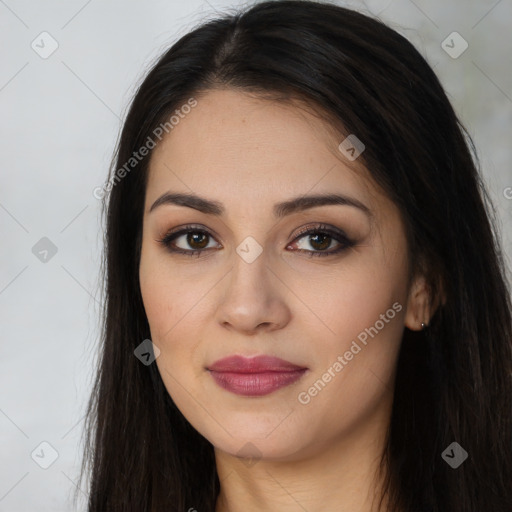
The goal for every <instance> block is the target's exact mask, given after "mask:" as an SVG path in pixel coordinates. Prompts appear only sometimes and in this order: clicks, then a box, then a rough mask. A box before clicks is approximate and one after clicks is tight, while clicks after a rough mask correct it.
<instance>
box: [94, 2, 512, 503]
mask: <svg viewBox="0 0 512 512" xmlns="http://www.w3.org/2000/svg"><path fill="white" fill-rule="evenodd" d="M470 149H471V150H472V149H473V148H472V143H471V141H470V139H469V137H468V136H467V134H466V132H465V131H464V129H463V127H462V126H461V124H460V123H459V121H458V119H457V117H456V115H455V113H454V111H453V109H452V107H451V105H450V103H449V101H448V99H447V97H446V95H445V93H444V92H443V89H442V87H441V85H440V83H439V81H438V79H437V78H436V76H435V75H434V73H433V71H432V69H431V68H430V67H429V66H428V64H427V63H426V62H425V60H424V59H423V58H422V57H421V56H420V55H419V54H418V52H417V51H416V50H415V49H414V48H413V46H412V45H411V44H410V43H409V42H407V41H406V40H405V39H404V38H403V37H402V36H400V35H399V34H398V33H396V32H395V31H393V30H391V29H390V28H388V27H386V26H385V25H384V24H382V23H381V22H379V21H376V20H374V19H371V18H369V17H366V16H364V15H362V14H359V13H357V12H354V11H351V10H348V9H344V8H341V7H337V6H334V5H330V4H322V3H314V2H309V1H288V0H286V1H278V2H264V3H259V4H257V5H255V6H253V7H251V8H248V9H246V10H245V11H244V12H242V13H239V14H234V15H229V16H228V15H226V16H224V17H221V18H219V19H216V20H213V21H210V22H207V23H205V24H203V25H202V26H200V27H199V28H197V29H195V30H193V31H192V32H191V33H189V34H187V35H185V36H184V37H183V38H181V39H180V40H179V41H178V42H177V43H176V44H174V45H173V46H172V48H170V49H169V50H168V51H167V52H166V53H165V54H164V55H163V56H162V57H161V58H160V59H159V61H158V62H157V63H156V64H155V65H154V67H153V68H152V70H151V71H150V72H149V74H148V75H147V77H146V78H145V80H144V82H143V83H142V85H141V86H140V88H139V89H138V91H137V93H136V95H135V98H134V100H133V102H132V105H131V108H130V110H129V113H128V116H127V119H126V121H125V123H124V127H123V131H122V136H121V139H120V142H119V146H118V151H117V155H116V156H117V159H116V161H115V165H114V166H113V169H112V173H111V176H110V178H109V180H108V182H107V183H106V185H105V191H108V192H109V195H108V197H106V198H105V208H106V211H107V226H106V239H105V244H106V259H105V282H106V305H107V307H106V311H105V316H104V335H103V345H102V351H101V355H102V358H101V364H100V368H99V372H98V376H97V380H96V385H95V387H94V391H93V394H92V397H91V401H90V404H89V416H88V430H87V449H86V453H85V458H84V467H85V465H88V466H87V467H88V468H89V470H90V472H91V484H90V493H89V509H88V510H89V511H91V512H92V511H94V512H96V511H98V512H99V511H102V512H103V511H114V510H115V511H121V510H122V511H131V510H133V511H138V512H140V511H145V510H147V511H170V510H176V511H178V510H180V511H184V510H189V511H193V510H197V511H198V512H202V511H214V510H215V511H217V512H226V511H230V512H236V511H239V510H279V511H288V510H290V511H291V510H299V509H302V510H307V511H309V512H314V511H318V510H328V511H338V510H350V511H360V512H370V511H371V512H373V511H393V512H397V511H400V512H402V511H403V512H419V511H432V512H434V511H435V512H445V511H448V510H449V511H450V512H482V511H483V510H493V511H495V512H496V511H500V512H505V511H510V510H512V492H511V486H510V481H511V480H512V463H511V457H510V452H511V447H512V410H511V407H510V404H511V399H512V387H511V379H512V377H511V376H512V350H511V348H512V332H511V331H512V328H511V303H510V296H509V290H508V288H507V282H506V279H505V277H504V276H505V272H504V266H503V262H502V256H501V253H500V245H499V242H498V240H497V237H496V234H495V233H496V230H495V227H494V224H493V219H492V215H491V214H492V213H493V212H492V208H491V206H490V203H489V200H488V197H487V195H486V191H485V188H484V187H483V185H482V180H481V177H480V175H479V173H478V171H477V168H476V166H475V163H474V162H473V159H472V151H470ZM192 256H193V257H192Z"/></svg>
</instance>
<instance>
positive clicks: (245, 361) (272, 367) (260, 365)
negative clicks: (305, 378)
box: [207, 355, 306, 373]
mask: <svg viewBox="0 0 512 512" xmlns="http://www.w3.org/2000/svg"><path fill="white" fill-rule="evenodd" d="M207 369H208V370H211V371H214V372H233V373H262V372H291V371H297V370H305V369H306V368H305V367H304V366H297V365H296V364H293V363H290V362H289V361H285V360H284V359H280V358H279V357H274V356H268V355H261V356H255V357H244V356H239V355H236V356H229V357H225V358H223V359H219V360H218V361H215V363H213V364H211V365H210V366H208V367H207Z"/></svg>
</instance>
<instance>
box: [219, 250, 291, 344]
mask: <svg viewBox="0 0 512 512" xmlns="http://www.w3.org/2000/svg"><path fill="white" fill-rule="evenodd" d="M223 282H224V288H223V290H222V292H221V297H220V299H219V306H218V308H217V312H216V315H217V321H218V322H219V324H220V325H222V327H224V328H226V329H229V330H232V331H236V332H239V333H243V334H245V335H254V334H257V333H259V332H270V331H274V330H277V329H282V328H283V327H285V326H286V325H287V324H288V322H289V321H290V318H291V311H290V308H289V306H288V304H287V302H286V298H285V295H286V293H287V288H286V286H285V285H284V284H283V280H282V278H281V279H279V277H278V274H277V272H276V270H272V269H271V268H270V267H269V264H268V261H267V257H266V254H265V251H263V253H262V254H261V255H260V256H259V257H258V258H257V259H256V260H255V261H253V262H252V263H247V262H246V261H244V260H243V259H242V258H241V257H239V256H238V255H237V254H235V255H234V264H233V268H232V270H231V272H230V273H229V276H227V277H226V279H225V280H223Z"/></svg>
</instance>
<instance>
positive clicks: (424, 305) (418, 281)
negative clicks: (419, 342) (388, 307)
mask: <svg viewBox="0 0 512 512" xmlns="http://www.w3.org/2000/svg"><path fill="white" fill-rule="evenodd" d="M432 314H433V312H432V311H431V297H430V289H429V287H428V285H427V281H426V279H425V277H424V276H423V275H419V276H417V277H415V278H414V280H413V282H412V284H411V287H410V290H409V296H408V298H407V307H406V313H405V320H404V323H405V326H406V327H407V328H409V329H410V330H411V331H421V330H422V326H421V323H422V322H423V323H424V324H426V325H428V324H429V323H430V318H431V317H432Z"/></svg>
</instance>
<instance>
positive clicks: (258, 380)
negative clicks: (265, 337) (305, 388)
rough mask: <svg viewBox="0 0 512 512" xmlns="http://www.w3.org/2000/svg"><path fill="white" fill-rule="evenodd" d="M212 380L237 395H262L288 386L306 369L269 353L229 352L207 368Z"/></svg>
mask: <svg viewBox="0 0 512 512" xmlns="http://www.w3.org/2000/svg"><path fill="white" fill-rule="evenodd" d="M207 370H208V372H209V373H210V375H211V376H212V378H213V380H214V381H215V383H216V384H217V385H218V386H220V387H221V388H223V389H225V390H227V391H230V392H231V393H234V394H236V395H242V396H263V395H268V394H270V393H273V392H274V391H277V390H278V389H281V388H283V387H286V386H289V385H291V384H293V383H294V382H296V381H297V380H299V379H300V378H301V377H302V376H303V375H304V374H305V373H306V371H307V370H308V368H305V367H301V366H298V365H295V364H293V363H290V362H289V361H285V360H283V359H279V358H277V357H272V356H256V357H251V358H247V357H243V356H231V357H227V358H224V359H221V360H219V361H216V362H215V363H213V364H212V365H210V366H209V367H208V368H207Z"/></svg>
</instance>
